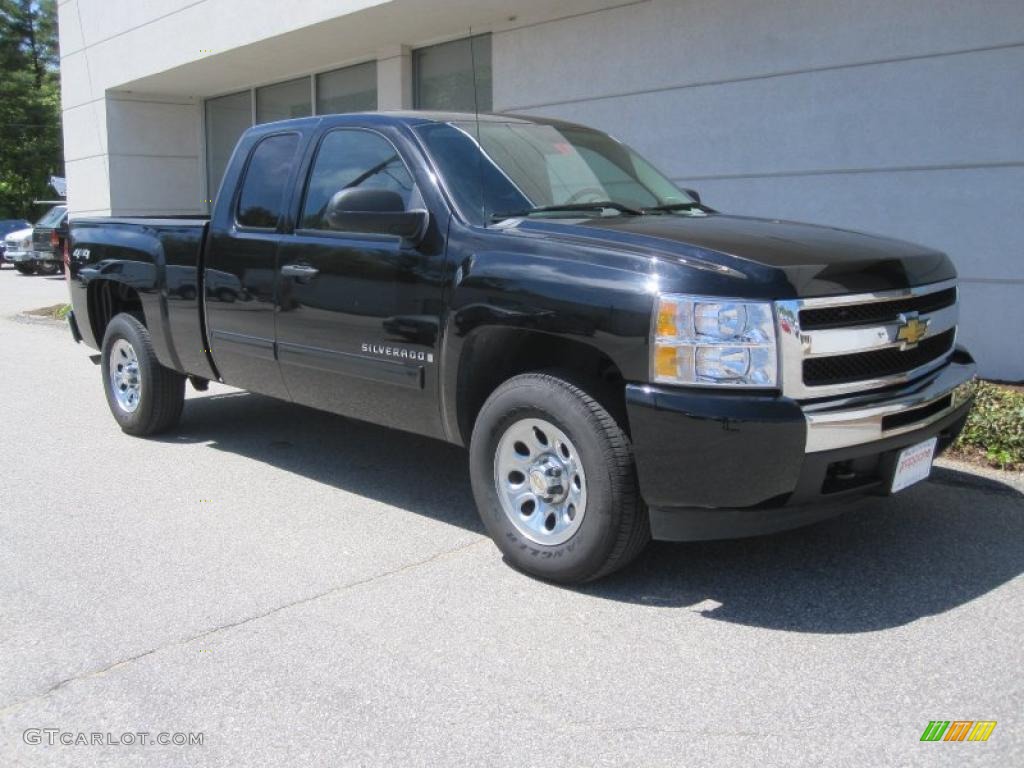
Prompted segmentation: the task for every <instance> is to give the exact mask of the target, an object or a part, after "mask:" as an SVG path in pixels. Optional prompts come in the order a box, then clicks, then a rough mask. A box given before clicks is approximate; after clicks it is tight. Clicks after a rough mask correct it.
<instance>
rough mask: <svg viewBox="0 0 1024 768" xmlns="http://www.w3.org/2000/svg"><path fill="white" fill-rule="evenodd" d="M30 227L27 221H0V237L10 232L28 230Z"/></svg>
mask: <svg viewBox="0 0 1024 768" xmlns="http://www.w3.org/2000/svg"><path fill="white" fill-rule="evenodd" d="M31 226H32V225H31V224H29V223H28V222H27V221H17V220H14V219H9V220H7V221H0V235H6V234H9V233H11V232H16V231H17V230H19V229H28V228H29V227H31Z"/></svg>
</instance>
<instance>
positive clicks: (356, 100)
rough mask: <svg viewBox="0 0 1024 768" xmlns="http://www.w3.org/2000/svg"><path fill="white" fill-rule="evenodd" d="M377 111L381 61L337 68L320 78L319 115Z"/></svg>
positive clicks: (318, 77) (317, 89)
mask: <svg viewBox="0 0 1024 768" xmlns="http://www.w3.org/2000/svg"><path fill="white" fill-rule="evenodd" d="M376 109H377V62H375V61H368V62H366V63H365V64H357V65H356V66H354V67H345V68H344V69H336V70H334V71H333V72H324V73H323V74H321V75H317V76H316V113H317V114H318V115H336V114H342V113H344V112H374V111H376Z"/></svg>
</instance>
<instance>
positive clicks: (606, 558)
mask: <svg viewBox="0 0 1024 768" xmlns="http://www.w3.org/2000/svg"><path fill="white" fill-rule="evenodd" d="M470 473H471V477H472V482H473V495H474V497H475V499H476V503H477V507H478V508H479V510H480V516H481V518H483V521H484V525H485V526H486V527H487V530H488V532H489V533H490V535H491V538H492V539H494V542H495V544H497V546H498V548H499V549H500V550H501V551H502V554H504V556H505V559H506V560H507V561H508V562H509V563H510V564H512V565H513V566H515V567H516V568H518V569H520V570H522V571H525V572H526V573H529V574H531V575H533V576H537V577H539V578H542V579H546V580H549V581H554V582H560V583H578V582H585V581H592V580H594V579H598V578H601V577H602V576H605V575H607V574H609V573H611V572H612V571H615V570H618V569H619V568H622V567H623V566H624V565H626V564H627V563H629V562H630V561H631V560H632V559H633V558H634V557H636V555H637V554H639V552H640V551H641V550H642V549H643V547H644V545H645V544H646V543H647V541H648V539H649V538H650V527H649V523H648V519H647V510H646V508H645V507H644V504H643V501H642V500H641V499H640V495H639V492H638V488H637V480H636V469H635V466H634V462H633V452H632V446H631V445H630V442H629V438H628V437H627V436H626V434H625V432H624V431H623V429H622V428H621V427H620V425H619V424H618V423H617V422H616V420H615V418H614V417H613V416H612V415H611V414H610V413H609V412H608V410H607V409H605V407H604V406H603V405H602V404H601V403H600V402H599V401H598V400H596V399H595V398H594V397H593V396H592V395H591V394H590V393H589V392H588V391H587V390H585V389H583V388H581V387H579V386H577V385H576V384H574V383H572V382H570V381H569V380H567V379H566V378H563V377H562V376H560V375H558V374H547V373H530V374H524V375H521V376H516V377H514V378H512V379H509V380H508V381H506V382H505V383H504V384H502V385H501V386H500V387H498V389H497V390H495V391H494V393H493V394H492V395H491V396H490V397H489V398H488V399H487V402H486V403H484V406H483V408H482V409H481V411H480V414H479V416H478V417H477V420H476V424H475V426H474V428H473V436H472V440H471V443H470Z"/></svg>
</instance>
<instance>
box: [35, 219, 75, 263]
mask: <svg viewBox="0 0 1024 768" xmlns="http://www.w3.org/2000/svg"><path fill="white" fill-rule="evenodd" d="M67 236H68V208H67V206H66V205H56V206H54V207H53V208H51V209H50V210H49V211H48V212H47V213H46V215H45V216H43V217H42V218H41V219H40V220H39V221H37V222H36V224H35V227H34V228H33V229H32V250H33V251H34V252H35V259H34V262H33V263H34V264H35V271H36V273H37V274H40V275H56V274H57V273H59V272H60V271H61V268H62V267H63V265H64V241H65V240H66V239H67Z"/></svg>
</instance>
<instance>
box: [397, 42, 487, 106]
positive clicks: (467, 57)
mask: <svg viewBox="0 0 1024 768" xmlns="http://www.w3.org/2000/svg"><path fill="white" fill-rule="evenodd" d="M474 62H475V64H476V67H475V69H476V73H475V74H476V92H475V93H474V88H473V85H474V71H473V70H474V66H473V65H474ZM413 83H414V103H415V104H416V108H417V109H436V110H450V111H454V112H473V111H474V109H475V108H477V107H478V108H479V109H480V111H481V112H490V111H491V109H492V102H493V96H492V85H491V36H490V35H477V36H475V37H467V38H464V39H462V40H453V41H452V42H450V43H441V44H440V45H432V46H429V47H427V48H420V49H418V50H416V51H413Z"/></svg>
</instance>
